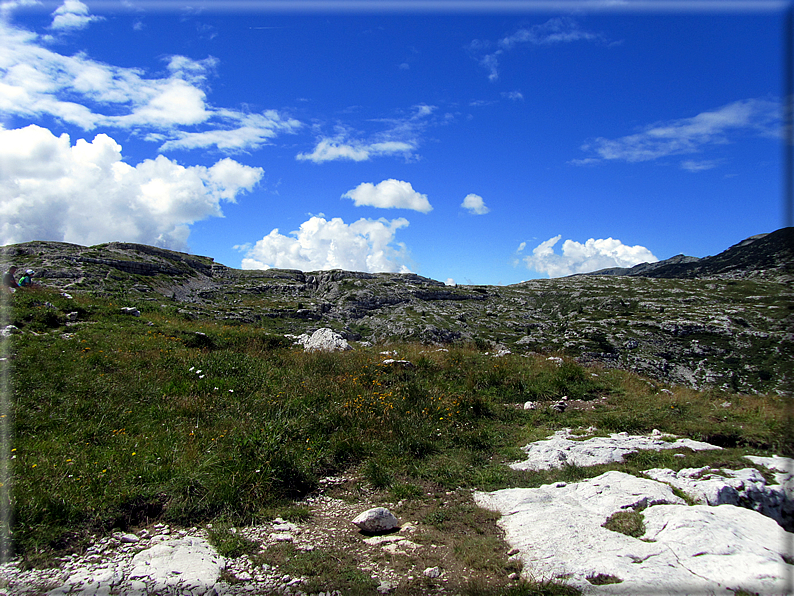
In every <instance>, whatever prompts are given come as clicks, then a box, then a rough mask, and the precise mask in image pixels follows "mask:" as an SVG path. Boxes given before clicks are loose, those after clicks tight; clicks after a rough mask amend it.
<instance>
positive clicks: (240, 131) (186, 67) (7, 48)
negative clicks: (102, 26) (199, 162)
mask: <svg viewBox="0 0 794 596" xmlns="http://www.w3.org/2000/svg"><path fill="white" fill-rule="evenodd" d="M84 7H85V5H84V4H82V3H80V2H76V1H75V0H67V2H65V3H64V4H63V5H62V6H61V7H60V8H59V9H58V10H56V12H55V20H54V22H53V27H56V28H60V29H61V30H64V29H67V28H72V29H74V28H77V26H78V23H80V22H82V23H84V24H87V22H88V21H87V20H86V19H92V18H94V17H91V16H90V15H88V14H87V9H84ZM59 18H60V20H59ZM81 19H82V21H81ZM56 23H57V24H56ZM69 23H71V24H69ZM43 41H44V40H43V39H42V38H40V37H39V36H37V35H36V34H35V33H33V32H31V31H27V30H24V29H21V28H18V27H14V26H12V25H11V24H9V23H8V22H7V21H6V20H0V56H2V59H0V112H2V113H4V114H7V115H9V116H17V117H20V118H25V119H28V120H30V119H33V118H42V117H47V116H51V117H54V118H57V119H58V120H61V121H63V122H65V123H68V124H72V125H75V126H78V127H80V128H81V129H83V130H85V131H91V130H94V129H96V128H98V127H100V126H101V127H110V128H116V129H132V130H134V131H135V133H136V134H140V135H141V136H142V137H143V138H145V139H147V140H151V141H156V142H159V143H162V146H161V149H163V150H167V149H173V148H182V149H192V148H204V147H211V146H215V147H217V148H218V149H221V150H224V151H230V150H233V151H239V150H245V149H250V148H252V147H258V146H260V145H263V144H266V143H267V142H269V141H270V139H272V138H273V137H274V136H276V135H277V134H282V133H292V132H295V131H296V130H297V129H299V128H300V127H301V126H302V124H301V123H300V122H299V121H297V120H295V119H292V118H290V117H288V116H286V115H283V114H280V113H278V112H276V111H274V110H267V111H264V112H262V113H260V114H248V113H245V112H242V111H237V110H231V109H225V108H218V107H215V106H213V105H211V104H210V103H209V101H208V98H207V90H208V87H207V79H208V78H209V76H210V75H211V74H212V73H214V72H215V69H216V68H217V60H216V59H215V58H212V57H208V58H206V59H204V60H193V59H190V58H187V57H185V56H169V57H166V58H165V59H164V60H165V72H164V73H160V74H157V75H149V74H148V73H146V72H145V71H144V70H143V69H140V68H123V67H116V66H112V65H109V64H105V63H102V62H99V61H96V60H93V59H91V58H90V57H89V56H88V55H86V54H84V53H79V54H75V55H73V56H64V55H61V54H58V53H57V52H54V51H52V50H50V49H48V48H46V47H45V46H44V43H43ZM185 128H187V129H188V130H184V129H185Z"/></svg>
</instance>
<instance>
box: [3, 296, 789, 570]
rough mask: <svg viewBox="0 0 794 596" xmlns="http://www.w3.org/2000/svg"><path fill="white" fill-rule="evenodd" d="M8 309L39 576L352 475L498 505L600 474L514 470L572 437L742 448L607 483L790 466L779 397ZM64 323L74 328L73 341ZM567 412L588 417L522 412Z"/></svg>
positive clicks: (467, 351) (400, 494)
mask: <svg viewBox="0 0 794 596" xmlns="http://www.w3.org/2000/svg"><path fill="white" fill-rule="evenodd" d="M11 300H12V307H13V308H11V309H9V310H6V312H5V315H6V317H10V322H13V323H14V324H16V325H17V326H18V327H20V328H21V329H23V331H24V332H25V333H23V334H21V335H16V336H13V337H12V338H11V339H10V340H9V341H8V342H7V343H6V346H5V348H6V350H7V352H8V353H9V354H12V355H13V357H12V359H11V360H10V361H9V362H10V366H11V375H12V379H13V392H12V394H11V399H10V403H9V404H8V410H7V411H6V412H3V414H6V415H7V416H8V418H7V419H9V420H10V421H11V422H12V437H11V444H10V449H11V451H10V453H9V455H10V456H11V468H10V473H11V476H10V477H9V478H5V479H3V482H4V485H5V487H6V488H8V486H10V487H11V491H10V495H11V496H10V497H7V498H10V505H11V509H12V511H13V521H12V524H13V548H14V550H15V553H16V554H18V555H20V556H22V557H23V558H24V559H25V560H26V561H27V562H28V563H29V564H42V563H44V562H47V561H50V560H51V557H52V555H53V554H55V553H57V552H59V551H62V550H63V549H74V548H79V547H80V546H81V545H82V544H84V543H85V541H86V540H87V538H88V537H89V536H90V535H91V534H94V533H97V532H99V533H105V532H109V531H112V530H113V529H115V528H120V529H127V528H133V527H136V526H138V525H140V524H144V523H146V522H149V521H152V520H154V519H159V520H165V521H169V522H171V523H176V524H184V525H196V524H200V523H204V522H209V521H213V520H214V521H216V522H218V521H219V520H223V522H224V523H234V524H246V523H253V522H257V521H263V520H266V519H271V518H272V517H273V516H274V515H275V514H277V513H279V512H283V511H285V508H289V506H290V504H291V503H292V502H293V500H294V499H297V498H299V497H301V496H302V495H304V494H306V493H307V492H309V491H311V490H312V489H313V488H315V487H316V486H317V482H318V480H319V479H321V478H322V477H323V476H325V475H330V474H336V473H340V472H343V471H349V470H352V469H355V470H358V471H359V472H360V474H361V475H362V482H366V483H367V484H368V485H369V486H371V487H374V488H376V489H379V490H381V491H383V492H384V494H390V495H391V497H392V498H394V500H399V499H421V496H422V495H424V494H425V490H426V488H427V487H428V486H435V487H439V488H440V489H444V490H454V489H456V488H458V487H464V488H471V487H477V488H480V489H487V490H493V489H496V488H502V487H506V486H537V485H539V484H541V483H544V482H549V481H552V480H556V479H569V480H572V479H578V478H581V477H584V476H592V475H595V474H598V473H601V472H603V471H604V470H605V469H606V468H598V469H586V470H584V469H578V468H569V469H566V470H563V471H556V472H544V473H526V472H524V473H519V472H514V471H512V470H510V469H509V468H508V467H507V466H505V465H504V463H505V462H507V461H513V460H516V459H520V456H521V454H520V451H519V449H518V448H519V447H520V446H521V445H524V444H526V443H527V442H528V441H530V440H536V439H539V438H542V437H544V436H546V435H548V434H549V433H550V432H552V431H553V430H555V429H558V428H562V427H565V426H568V427H588V426H590V425H595V426H596V427H598V428H599V429H600V430H602V431H605V432H607V431H608V432H616V431H628V432H632V433H635V432H649V431H650V430H652V429H654V428H658V429H659V430H662V431H665V432H672V433H676V434H681V435H685V436H689V437H692V438H695V439H704V440H713V441H716V442H718V443H720V444H722V445H724V446H726V447H731V449H728V450H726V451H723V452H719V453H718V454H714V453H710V454H709V453H705V454H698V455H693V456H690V457H688V458H686V461H685V462H681V459H679V458H675V457H673V456H672V453H670V452H665V453H662V454H655V453H654V454H639V455H638V456H637V457H635V458H632V459H631V460H630V461H629V462H628V463H626V464H624V465H622V466H612V467H611V468H612V469H615V468H617V469H625V470H627V471H636V470H639V469H646V468H648V467H652V466H660V465H661V466H665V467H672V468H680V467H683V466H690V465H705V463H708V462H710V461H711V462H716V463H717V464H719V465H723V466H726V467H732V466H739V465H742V466H743V465H744V464H742V463H741V460H740V459H739V458H740V456H741V454H742V453H745V452H748V450H750V451H752V452H754V453H761V454H770V453H773V452H774V453H778V454H791V453H792V445H791V437H792V433H791V432H790V429H788V432H787V422H786V421H787V418H786V412H785V409H784V408H785V403H786V402H785V401H784V400H783V399H782V398H780V397H777V396H764V395H760V396H741V395H738V394H730V393H725V392H717V391H712V392H708V391H707V392H696V391H693V390H689V389H683V388H674V389H673V390H672V391H671V392H669V393H668V392H660V390H661V389H663V388H664V387H663V385H661V384H659V383H658V382H652V381H649V380H647V379H643V378H640V377H638V376H636V375H632V374H630V373H627V372H623V371H619V370H601V369H586V368H583V367H582V366H580V365H578V364H576V363H574V362H570V361H566V362H565V363H564V364H563V365H562V366H557V365H556V364H555V363H554V362H550V361H548V360H546V357H545V356H537V355H536V356H532V357H522V356H518V355H510V356H507V357H502V358H494V357H493V356H490V355H487V354H485V353H483V352H480V351H478V350H477V349H476V348H475V347H474V346H472V345H462V346H451V347H450V348H449V350H448V351H439V350H437V349H436V348H432V347H427V346H421V345H410V344H408V345H400V346H397V347H396V350H397V352H398V357H399V358H404V359H408V360H410V361H411V362H412V363H413V364H414V367H412V368H407V369H404V368H401V367H389V366H384V365H382V364H381V362H382V360H383V358H384V356H381V355H380V354H379V348H377V347H376V348H367V349H356V350H355V351H352V352H345V353H335V354H306V353H304V352H303V351H302V350H300V349H297V348H294V347H291V346H290V345H289V343H288V342H287V341H286V340H284V338H282V337H280V336H276V335H271V334H268V333H266V332H265V330H263V329H262V328H257V327H253V326H240V325H233V326H225V325H222V324H219V323H215V322H199V321H190V320H185V319H184V318H181V317H180V316H179V315H178V314H177V313H176V311H175V310H174V309H171V308H160V307H155V306H152V305H149V306H146V307H141V308H142V309H144V312H143V316H142V317H140V318H136V317H132V316H129V315H124V314H121V309H120V307H121V306H128V305H129V304H128V303H126V302H125V303H123V304H122V303H119V302H117V301H113V300H111V299H107V298H92V297H87V296H86V297H79V296H77V297H75V299H68V298H65V297H63V296H61V295H59V294H57V293H54V292H48V291H46V290H41V291H39V292H25V293H22V292H18V293H17V294H15V295H14V296H13V297H12V298H11ZM45 303H49V306H48V305H47V304H45ZM70 312H76V313H78V314H77V317H78V323H77V324H76V325H71V326H68V327H67V326H66V325H65V323H66V318H65V315H66V313H70ZM197 332H199V333H201V334H203V335H198V334H197ZM381 349H382V348H381ZM389 349H392V350H394V349H395V346H394V345H390V346H389ZM563 395H567V396H569V398H570V399H572V400H573V399H579V400H584V403H583V406H584V407H581V408H576V407H572V408H569V409H568V410H567V411H566V412H565V413H562V414H560V413H556V412H553V411H550V410H549V409H548V408H543V409H539V410H534V411H525V410H523V408H521V407H520V405H521V404H523V403H524V402H525V401H528V400H533V401H551V400H556V399H559V398H560V397H562V396H563ZM726 402H730V404H731V405H730V407H723V404H724V403H726ZM695 461H696V462H697V464H693V462H695ZM429 521H431V522H432V521H433V519H430V520H429ZM436 521H439V520H436ZM440 521H443V520H440Z"/></svg>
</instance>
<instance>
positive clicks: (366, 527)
mask: <svg viewBox="0 0 794 596" xmlns="http://www.w3.org/2000/svg"><path fill="white" fill-rule="evenodd" d="M353 523H354V524H355V525H356V526H358V528H359V529H360V530H361V531H362V532H368V533H370V534H377V533H379V532H388V531H389V530H393V529H395V528H397V527H399V525H400V522H399V521H398V520H397V518H396V517H394V514H393V513H392V512H391V511H389V510H388V509H386V508H385V507H374V508H373V509H367V510H366V511H364V512H363V513H360V514H359V515H358V516H356V518H355V519H353Z"/></svg>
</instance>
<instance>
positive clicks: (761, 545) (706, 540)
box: [474, 431, 794, 596]
mask: <svg viewBox="0 0 794 596" xmlns="http://www.w3.org/2000/svg"><path fill="white" fill-rule="evenodd" d="M570 437H576V435H571V434H570V433H569V432H568V431H566V432H562V433H557V434H556V435H555V436H553V437H550V438H549V439H548V440H547V441H545V442H544V441H539V442H537V443H533V444H531V445H528V446H527V448H525V450H526V451H527V453H528V454H532V459H533V460H534V464H533V465H532V466H531V468H530V469H549V468H554V467H559V465H560V463H561V462H566V461H568V462H570V463H575V464H576V465H595V464H596V463H604V462H608V461H620V458H622V455H623V453H622V451H621V449H622V448H623V447H626V448H632V449H635V448H646V446H647V445H651V447H650V448H656V447H658V445H657V444H656V440H657V439H658V436H657V437H653V436H651V437H635V436H627V435H612V436H611V437H609V440H607V441H606V442H604V440H603V439H604V438H593V439H591V440H590V442H589V444H588V441H583V442H581V444H582V446H581V447H580V448H574V447H573V446H572V445H570V443H569V442H568V439H569V438H570ZM596 439H597V440H596ZM640 439H644V442H643V441H641V440H640ZM534 445H538V448H537V449H535V448H533V446H534ZM554 445H556V448H552V446H554ZM629 446H630V447H629ZM687 446H688V447H690V448H707V447H705V446H704V445H703V444H700V445H687ZM710 447H711V448H712V449H714V448H716V447H715V446H710ZM616 449H617V450H618V451H617V453H616V451H615V450H616ZM561 453H564V454H568V455H567V456H565V457H561V455H560V454H561ZM544 457H546V458H547V459H546V460H545V461H544V459H543V458H544ZM770 459H771V458H770ZM779 459H780V460H782V459H783V458H779ZM780 463H781V462H780V461H778V462H777V464H780ZM792 463H794V462H790V461H788V462H787V463H786V464H785V465H786V466H790V465H791V464H792ZM645 474H646V475H647V476H651V477H653V478H654V479H653V480H652V479H651V478H639V477H636V476H632V475H630V474H625V473H623V472H618V471H612V472H606V473H604V474H601V475H600V476H596V477H595V478H591V479H589V480H584V481H581V482H575V483H566V482H555V483H551V484H546V485H543V486H540V487H538V488H530V489H522V488H514V489H504V490H498V491H493V492H488V493H485V492H477V493H475V495H474V498H475V502H476V503H477V504H478V505H480V506H481V507H485V508H487V509H491V510H493V511H497V512H499V513H501V514H502V518H501V519H500V521H499V525H501V526H502V527H503V528H504V530H505V536H506V540H507V541H508V543H509V544H510V545H512V546H513V547H515V550H516V551H517V552H516V554H515V556H516V557H518V558H520V560H521V562H522V563H523V572H522V573H523V574H524V575H525V576H526V577H529V578H532V579H535V580H542V579H545V580H558V581H559V580H564V581H566V582H567V583H569V584H571V585H573V586H574V587H576V588H579V589H580V590H582V592H583V593H585V594H646V593H653V594H670V595H671V596H672V595H674V594H675V595H677V594H726V595H728V594H734V593H737V592H739V591H744V592H746V593H760V594H779V593H784V592H785V590H786V582H787V578H788V577H790V574H791V573H794V565H792V560H791V558H790V557H789V553H787V552H786V544H787V543H790V541H791V540H792V539H794V536H792V535H791V534H787V535H786V533H785V532H784V531H783V530H782V529H781V527H780V526H779V525H778V523H776V521H775V519H773V518H771V517H769V516H767V515H764V514H763V509H764V508H763V507H758V508H756V507H753V506H752V505H751V504H749V503H750V502H751V501H752V500H753V499H754V498H757V500H756V501H755V502H756V503H758V502H761V501H763V499H764V497H763V496H760V497H759V495H761V493H763V492H764V491H763V490H757V489H758V488H759V486H764V487H765V483H764V482H763V476H762V475H761V474H759V473H758V471H757V470H752V471H751V470H749V469H748V470H738V471H730V472H727V471H726V472H725V473H724V474H723V475H722V476H721V480H720V479H718V478H717V475H712V476H710V477H709V478H706V477H705V476H701V477H700V478H699V479H700V480H702V481H703V483H702V484H699V485H698V484H697V483H696V478H695V477H696V476H697V474H691V473H689V472H687V471H685V470H681V471H679V472H677V473H676V472H673V471H671V470H649V471H647V472H645ZM668 481H669V482H668ZM690 481H691V482H690ZM737 481H738V482H737ZM788 481H789V483H790V477H789V479H788ZM672 487H676V488H679V490H680V487H683V488H685V489H686V488H689V489H692V488H696V487H699V488H700V489H703V490H702V491H701V492H702V495H703V496H704V497H705V498H704V499H703V501H704V502H711V503H712V505H706V504H704V505H691V506H690V505H687V504H686V503H685V502H684V500H683V499H681V498H680V497H679V496H677V495H676V494H674V492H673V488H672ZM765 488H769V489H771V490H770V491H767V492H768V493H770V494H771V493H775V494H778V493H783V494H784V495H786V496H785V498H786V499H788V500H790V499H791V498H792V496H794V492H792V490H791V489H792V487H791V486H790V484H789V485H782V486H778V487H774V486H772V487H765ZM731 489H734V490H737V494H738V493H739V491H743V492H742V493H741V494H742V496H743V498H742V497H740V498H738V499H737V500H736V501H737V502H736V503H734V504H719V503H721V502H724V501H722V500H721V497H720V495H723V496H727V495H729V493H730V490H731ZM686 492H688V491H686ZM695 494H696V495H697V494H698V493H697V491H695ZM728 500H730V499H728ZM736 505H744V507H739V506H736ZM767 512H768V511H767ZM784 515H788V514H784ZM626 519H629V520H631V522H632V523H631V525H629V524H627V523H625V522H624V523H622V524H621V523H619V522H617V521H616V520H626ZM789 521H790V518H789Z"/></svg>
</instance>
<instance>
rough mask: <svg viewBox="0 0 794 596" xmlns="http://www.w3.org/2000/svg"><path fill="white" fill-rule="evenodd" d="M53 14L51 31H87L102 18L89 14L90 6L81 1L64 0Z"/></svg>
mask: <svg viewBox="0 0 794 596" xmlns="http://www.w3.org/2000/svg"><path fill="white" fill-rule="evenodd" d="M52 14H53V19H52V24H51V25H50V28H51V29H60V30H62V31H64V30H66V31H74V30H76V29H85V28H86V27H88V25H89V24H91V22H92V21H101V20H102V17H97V16H93V15H90V14H88V6H86V5H85V4H83V3H82V2H80V1H79V0H64V3H63V4H61V5H60V6H59V7H58V8H57V9H55V12H53V13H52Z"/></svg>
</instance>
